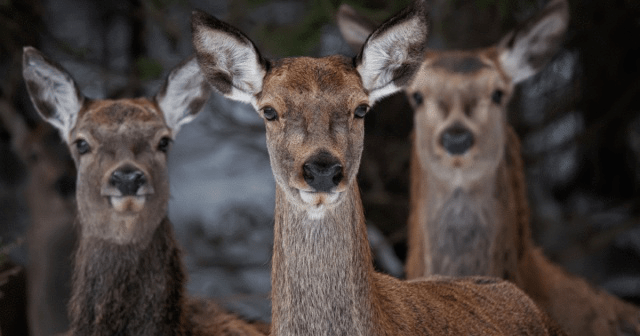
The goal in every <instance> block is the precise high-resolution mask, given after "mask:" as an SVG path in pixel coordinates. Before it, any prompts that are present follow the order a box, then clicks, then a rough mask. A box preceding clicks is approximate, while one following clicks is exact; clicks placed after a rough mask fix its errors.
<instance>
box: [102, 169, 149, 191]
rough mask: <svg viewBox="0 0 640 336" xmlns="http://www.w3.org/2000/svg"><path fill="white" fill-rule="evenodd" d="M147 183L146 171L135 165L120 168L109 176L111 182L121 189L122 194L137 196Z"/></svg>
mask: <svg viewBox="0 0 640 336" xmlns="http://www.w3.org/2000/svg"><path fill="white" fill-rule="evenodd" d="M146 183H147V178H146V177H145V176H144V173H143V172H141V171H140V170H138V169H135V168H133V167H123V168H119V169H117V170H116V171H114V172H113V173H112V174H111V177H109V184H111V185H112V186H114V187H116V188H117V189H118V190H120V192H121V193H122V196H135V195H136V193H137V192H138V189H140V187H142V186H143V185H145V184H146Z"/></svg>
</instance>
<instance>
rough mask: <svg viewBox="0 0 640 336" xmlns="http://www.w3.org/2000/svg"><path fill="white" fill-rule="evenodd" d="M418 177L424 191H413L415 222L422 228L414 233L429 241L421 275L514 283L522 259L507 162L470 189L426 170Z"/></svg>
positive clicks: (424, 245) (416, 171)
mask: <svg viewBox="0 0 640 336" xmlns="http://www.w3.org/2000/svg"><path fill="white" fill-rule="evenodd" d="M414 159H415V157H414ZM502 161H504V159H503V160H502ZM412 173H413V174H419V175H420V176H419V177H418V178H417V179H416V180H417V181H420V183H419V186H416V185H414V186H412V188H413V189H414V190H412V199H413V201H412V212H413V213H412V220H414V221H417V223H418V225H415V227H414V230H415V231H417V232H411V234H418V235H420V236H421V237H422V241H423V242H422V243H421V244H422V246H421V249H423V252H422V255H423V257H420V259H421V260H422V262H423V263H424V265H421V268H422V269H424V273H423V274H421V275H428V274H442V275H452V276H468V275H488V276H497V277H503V278H508V279H512V278H513V277H514V276H515V274H516V264H515V263H516V260H517V256H516V253H515V249H514V244H515V237H514V231H515V229H514V227H513V224H511V223H514V222H515V213H514V211H513V206H512V204H511V202H512V201H510V200H509V197H508V195H509V194H510V193H511V191H510V190H508V189H509V188H511V184H510V181H509V176H508V171H507V167H506V164H505V162H500V164H499V165H498V167H497V169H496V170H495V171H492V172H490V173H488V174H485V176H483V177H481V178H480V179H477V180H475V181H473V182H470V183H467V184H465V185H464V186H455V185H452V184H451V183H450V181H446V180H441V179H438V177H437V176H436V175H435V174H431V173H430V172H429V171H428V170H426V169H424V168H418V169H413V172H412ZM420 223H421V224H420ZM410 254H411V251H410ZM410 276H411V277H413V275H412V274H410Z"/></svg>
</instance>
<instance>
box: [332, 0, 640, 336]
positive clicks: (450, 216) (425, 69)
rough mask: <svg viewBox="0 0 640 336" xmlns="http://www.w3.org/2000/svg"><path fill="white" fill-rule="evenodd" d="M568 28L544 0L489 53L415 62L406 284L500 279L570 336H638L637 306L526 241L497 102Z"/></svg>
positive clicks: (560, 11)
mask: <svg viewBox="0 0 640 336" xmlns="http://www.w3.org/2000/svg"><path fill="white" fill-rule="evenodd" d="M568 20H569V10H568V5H567V3H566V1H564V0H552V1H550V2H549V3H548V4H547V6H546V7H545V8H544V9H543V10H542V11H541V12H540V13H539V14H537V15H536V16H534V17H533V18H531V19H530V20H528V21H526V22H524V23H523V24H522V25H521V26H520V27H519V28H517V29H516V30H514V31H512V32H510V33H508V34H507V35H506V36H505V37H504V38H503V39H502V40H501V41H500V42H499V43H498V44H497V45H495V46H493V47H490V48H485V49H479V50H472V51H427V52H426V53H425V56H424V59H423V62H422V65H421V67H420V69H419V70H418V72H417V74H416V76H415V77H414V79H413V81H412V82H411V83H410V84H409V85H408V87H407V88H406V93H407V96H408V98H409V100H410V101H411V103H412V106H413V108H414V110H415V117H414V120H415V121H414V134H413V150H412V162H411V195H410V196H411V207H410V216H409V232H408V233H409V241H408V245H409V251H408V259H407V265H406V271H407V276H408V278H410V279H413V278H418V277H422V276H427V275H431V274H442V275H451V276H466V275H488V276H497V277H502V278H504V279H507V280H510V281H513V282H514V283H516V284H517V285H518V286H519V287H520V288H522V289H523V290H524V291H525V292H526V293H527V294H528V295H530V296H531V297H532V298H533V299H534V300H535V301H536V302H537V303H538V304H539V305H540V306H541V307H543V308H544V309H546V311H547V312H548V313H549V314H550V315H551V317H553V318H554V319H555V320H556V321H558V322H559V323H560V325H561V326H562V327H563V328H565V330H567V332H569V333H570V334H572V335H593V336H595V335H617V334H623V333H626V332H630V333H636V334H638V333H640V310H639V309H638V308H637V307H634V306H632V305H630V304H627V303H625V302H623V301H621V300H619V299H618V298H616V297H614V296H612V295H609V294H607V293H605V292H603V291H601V290H598V289H595V288H593V287H591V286H590V285H589V284H588V283H587V282H586V281H584V280H583V279H580V278H578V277H575V276H572V275H570V274H568V273H566V272H565V271H564V270H562V269H561V268H560V267H558V266H557V265H555V264H553V263H551V262H550V261H549V260H548V259H546V258H545V257H544V255H543V253H542V251H541V250H540V248H538V247H536V246H535V244H534V242H533V239H532V237H531V233H530V228H529V210H528V202H527V198H526V197H527V196H526V186H525V180H524V169H523V164H522V159H521V153H520V143H519V141H518V137H517V135H516V134H515V132H514V130H513V129H512V128H511V127H510V126H509V124H508V123H507V117H506V111H507V103H508V102H509V99H510V98H511V94H512V92H513V89H514V87H515V85H517V84H518V83H520V82H522V81H523V80H525V79H527V78H529V77H531V76H532V75H534V74H536V73H537V72H538V71H539V70H541V69H542V68H543V67H544V65H545V64H547V63H548V62H549V61H550V59H551V58H552V56H553V55H554V54H555V52H556V50H557V49H558V48H559V45H560V43H561V42H562V38H563V36H564V33H565V31H566V29H567V25H568ZM338 22H339V25H340V27H341V29H342V30H343V35H344V36H345V37H346V38H347V40H349V41H350V43H351V44H352V45H356V46H357V45H362V44H363V43H364V42H365V39H364V37H363V35H364V33H363V32H367V31H371V30H372V29H373V27H369V28H367V27H366V25H365V24H363V23H364V22H366V21H365V20H364V19H362V18H358V17H357V15H356V14H355V12H354V11H353V10H352V9H350V8H349V7H346V6H344V5H343V7H342V8H341V10H340V13H339V14H338Z"/></svg>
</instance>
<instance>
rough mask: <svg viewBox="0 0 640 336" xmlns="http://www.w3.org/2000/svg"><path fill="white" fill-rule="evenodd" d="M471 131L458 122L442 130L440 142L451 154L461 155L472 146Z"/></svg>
mask: <svg viewBox="0 0 640 336" xmlns="http://www.w3.org/2000/svg"><path fill="white" fill-rule="evenodd" d="M473 142H474V139H473V133H471V131H469V130H468V129H467V128H466V127H464V126H463V125H462V124H460V123H455V124H453V126H451V127H449V128H447V129H446V130H445V131H444V132H442V136H441V137H440V143H441V144H442V147H444V148H445V149H446V150H447V152H449V154H451V155H462V154H464V153H465V152H467V151H468V150H469V148H471V146H473Z"/></svg>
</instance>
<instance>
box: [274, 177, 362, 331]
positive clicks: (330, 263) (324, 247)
mask: <svg viewBox="0 0 640 336" xmlns="http://www.w3.org/2000/svg"><path fill="white" fill-rule="evenodd" d="M275 213H276V215H275V237H274V248H273V250H274V251H273V270H272V274H271V276H272V287H273V289H272V298H273V299H272V305H273V315H272V316H273V319H272V331H273V334H274V335H373V334H374V333H373V326H372V317H371V312H372V311H373V309H372V307H373V303H372V302H373V300H372V294H371V290H372V289H371V287H372V273H373V266H372V260H371V254H370V250H369V246H368V240H367V236H366V227H365V224H364V215H363V211H362V204H361V201H360V194H359V191H358V187H357V185H356V184H355V183H353V187H351V188H350V189H349V190H348V191H346V195H344V199H343V200H342V202H341V203H340V204H338V205H337V206H335V207H334V208H332V209H329V210H327V212H326V213H325V215H324V216H323V217H322V218H321V219H317V220H312V219H309V218H308V217H307V212H306V211H305V210H304V209H301V208H298V207H297V206H296V205H295V204H292V203H290V202H289V201H288V200H287V199H286V196H285V193H284V192H283V191H282V190H281V189H280V187H278V186H277V187H276V210H275Z"/></svg>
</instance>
